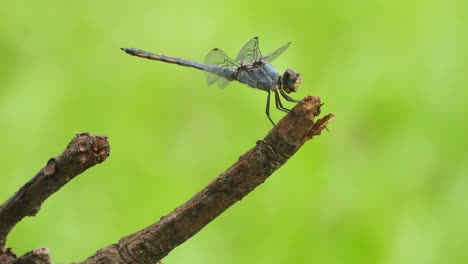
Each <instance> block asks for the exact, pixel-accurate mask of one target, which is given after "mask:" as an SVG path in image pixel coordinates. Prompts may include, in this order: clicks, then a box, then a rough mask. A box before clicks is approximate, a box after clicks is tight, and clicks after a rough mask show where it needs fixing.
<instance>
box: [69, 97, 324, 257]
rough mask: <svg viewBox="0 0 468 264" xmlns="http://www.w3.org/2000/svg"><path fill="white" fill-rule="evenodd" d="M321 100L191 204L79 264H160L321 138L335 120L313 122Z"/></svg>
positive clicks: (307, 102) (288, 120)
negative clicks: (306, 146)
mask: <svg viewBox="0 0 468 264" xmlns="http://www.w3.org/2000/svg"><path fill="white" fill-rule="evenodd" d="M321 105H322V104H321V102H320V98H318V97H306V98H305V99H304V102H303V103H299V104H298V105H297V106H296V107H294V108H293V110H292V111H291V112H290V113H289V114H287V115H286V116H285V117H284V118H283V119H282V120H281V121H280V122H279V123H278V125H276V127H274V128H273V129H272V130H271V131H270V132H269V133H268V135H267V136H266V137H265V138H264V139H263V140H259V141H257V144H256V146H254V147H253V148H252V149H251V150H249V151H248V152H247V153H245V154H243V155H242V156H240V158H239V160H238V161H237V162H236V163H234V164H233V165H232V166H231V167H230V168H229V169H227V170H226V171H225V172H223V173H221V175H219V176H218V177H217V178H216V179H214V180H213V181H212V182H211V183H210V184H209V185H208V186H206V187H205V188H204V189H203V190H201V191H200V192H199V193H197V194H196V195H195V196H193V197H192V198H191V199H190V200H189V201H187V202H186V203H185V204H183V205H181V206H180V207H178V208H176V209H175V210H174V211H173V212H171V213H170V214H168V215H166V216H164V217H162V218H161V219H160V221H159V222H157V223H154V224H152V225H150V226H148V227H146V228H144V229H143V230H140V231H138V232H136V233H134V234H131V235H129V236H126V237H123V238H122V239H120V241H119V242H118V243H116V244H112V245H109V246H106V247H104V248H102V249H100V250H98V251H97V252H96V253H95V254H94V255H92V256H90V257H89V258H88V259H86V260H85V261H82V262H78V263H79V264H94V263H156V262H157V261H159V260H161V259H162V258H163V257H165V256H166V255H167V254H168V253H169V252H171V250H173V249H174V248H175V247H177V246H178V245H180V244H181V243H183V242H184V241H186V240H187V239H189V238H190V237H192V236H193V235H194V234H196V233H197V232H198V231H200V230H201V229H202V228H203V227H204V226H206V225H207V224H208V223H209V222H211V221H212V220H213V219H215V218H216V217H217V216H218V215H220V214H221V213H222V212H224V211H225V210H226V209H227V208H229V207H230V206H231V205H233V204H234V203H236V202H237V201H239V200H241V199H242V198H243V197H245V196H246V195H247V194H248V193H250V192H251V191H252V190H254V189H255V188H256V187H257V186H259V185H260V184H261V183H263V182H264V181H265V180H266V179H267V178H268V177H269V176H270V175H271V174H272V173H273V172H274V171H275V170H277V169H278V168H280V167H281V166H282V165H283V164H285V163H286V161H288V159H289V158H291V156H293V155H294V153H296V152H297V151H298V149H299V148H300V147H301V146H302V145H303V144H304V143H305V142H306V141H307V140H309V139H311V138H312V137H313V136H316V135H319V134H320V133H321V132H322V130H323V129H325V128H326V125H327V123H328V121H329V120H330V118H332V117H333V114H328V115H326V116H324V117H323V118H321V119H318V120H317V121H315V122H314V118H315V117H316V116H318V115H319V114H320V107H321Z"/></svg>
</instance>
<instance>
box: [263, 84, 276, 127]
mask: <svg viewBox="0 0 468 264" xmlns="http://www.w3.org/2000/svg"><path fill="white" fill-rule="evenodd" d="M266 92H267V93H268V96H267V103H266V111H265V113H266V115H267V117H268V119H269V120H270V122H271V123H272V124H273V126H276V125H275V122H273V120H272V119H271V117H270V90H267V91H266Z"/></svg>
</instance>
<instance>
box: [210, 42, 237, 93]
mask: <svg viewBox="0 0 468 264" xmlns="http://www.w3.org/2000/svg"><path fill="white" fill-rule="evenodd" d="M205 66H206V69H205V76H206V82H207V84H208V86H211V85H213V84H214V83H216V84H217V85H218V86H219V87H221V88H224V87H226V86H228V84H229V82H230V81H229V80H227V79H226V78H224V77H222V76H220V75H217V74H215V73H213V72H211V71H210V70H213V69H216V68H221V67H229V68H232V69H237V67H239V66H240V65H239V64H238V63H237V62H236V61H234V60H233V59H231V58H229V57H228V56H227V55H226V53H224V52H223V51H222V50H220V49H218V48H215V49H212V50H211V51H210V52H209V53H208V55H206V58H205Z"/></svg>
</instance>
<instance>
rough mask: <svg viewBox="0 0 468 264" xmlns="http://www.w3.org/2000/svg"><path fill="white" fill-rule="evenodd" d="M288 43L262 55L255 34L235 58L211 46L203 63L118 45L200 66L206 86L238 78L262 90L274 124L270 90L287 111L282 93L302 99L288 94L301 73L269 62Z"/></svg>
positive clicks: (137, 53)
mask: <svg viewBox="0 0 468 264" xmlns="http://www.w3.org/2000/svg"><path fill="white" fill-rule="evenodd" d="M290 44H291V42H288V43H286V44H284V45H282V46H281V47H279V48H278V49H276V50H275V51H273V52H271V53H268V54H266V55H262V53H261V52H260V49H259V41H258V37H254V38H252V39H251V40H249V41H248V42H247V43H246V44H245V45H244V46H243V47H242V48H241V50H240V51H239V53H238V54H237V56H236V58H235V59H232V58H230V57H228V56H227V55H226V53H224V52H223V51H222V50H221V49H219V48H214V49H212V50H211V51H210V52H209V53H208V55H207V56H206V58H205V61H204V62H203V63H200V62H196V61H191V60H186V59H182V58H176V57H170V56H166V55H161V54H156V53H152V52H148V51H144V50H140V49H135V48H121V50H123V51H124V52H126V53H127V54H130V55H132V56H137V57H141V58H146V59H150V60H156V61H162V62H166V63H172V64H177V65H181V66H185V67H191V68H195V69H198V70H202V71H204V72H205V75H206V81H207V84H208V86H211V85H213V84H216V85H217V86H219V87H221V88H224V87H226V86H228V85H229V83H231V82H232V81H238V82H240V83H244V84H246V85H248V86H250V87H252V88H256V89H259V90H262V91H265V92H267V94H268V95H267V102H266V109H265V113H266V115H267V117H268V119H269V120H270V122H271V123H272V124H273V126H275V122H273V119H271V116H270V97H271V92H273V94H274V99H275V106H276V108H277V109H279V110H281V111H283V112H286V113H288V112H290V111H291V110H290V109H287V108H285V107H284V106H283V104H282V102H281V97H283V98H284V99H285V100H286V101H289V102H295V103H299V102H302V101H301V100H295V99H293V98H291V97H290V96H289V95H288V94H289V93H291V92H296V91H297V90H298V89H299V87H300V86H301V84H302V77H301V75H300V73H299V72H297V71H295V70H293V69H291V68H287V69H286V70H285V71H284V73H283V75H280V73H279V71H278V70H277V69H276V68H275V67H273V65H272V64H271V62H272V61H274V60H275V59H276V58H278V57H279V56H280V55H281V54H283V52H284V51H286V49H287V48H288V47H289V45H290Z"/></svg>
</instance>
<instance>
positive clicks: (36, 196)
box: [0, 133, 109, 260]
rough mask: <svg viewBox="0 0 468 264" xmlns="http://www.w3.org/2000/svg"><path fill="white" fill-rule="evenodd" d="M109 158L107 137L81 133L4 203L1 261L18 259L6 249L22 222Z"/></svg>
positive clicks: (0, 224) (0, 219)
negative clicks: (7, 241) (12, 231)
mask: <svg viewBox="0 0 468 264" xmlns="http://www.w3.org/2000/svg"><path fill="white" fill-rule="evenodd" d="M107 156H109V143H108V142H107V138H106V137H105V136H97V135H92V134H89V133H79V134H77V135H76V137H75V138H73V139H72V141H71V142H70V143H69V144H68V146H67V148H66V149H65V151H64V152H63V153H62V154H60V155H59V156H57V157H54V158H51V159H50V160H49V161H48V162H47V165H46V166H45V167H44V168H42V169H41V170H40V171H39V172H38V173H37V174H36V175H35V176H34V177H33V178H32V179H31V180H29V182H27V183H26V184H25V185H24V186H23V187H21V188H20V189H19V190H18V191H17V192H16V193H15V194H14V195H13V196H12V197H11V198H10V199H8V200H7V201H6V202H5V203H4V204H2V205H1V206H0V260H1V259H2V257H7V255H8V256H14V254H13V253H12V252H11V251H10V250H4V247H5V243H6V239H7V236H8V234H9V233H10V231H11V229H12V228H13V227H14V226H15V225H16V224H17V223H18V222H19V221H21V219H23V218H24V217H26V216H34V215H36V214H37V212H39V209H40V207H41V205H42V203H43V202H44V201H45V200H46V199H47V198H48V197H49V196H51V195H52V194H53V193H55V192H56V191H58V190H59V189H60V188H61V187H62V186H64V185H65V184H66V183H68V182H69V181H70V180H72V179H73V178H74V177H75V176H77V175H78V174H80V173H82V172H83V171H85V170H86V169H88V168H90V167H92V166H94V165H96V164H98V163H101V162H103V161H104V160H105V159H106V158H107ZM38 250H39V249H38ZM32 252H34V251H32ZM41 252H43V251H41ZM15 257H16V256H15ZM18 260H19V259H18Z"/></svg>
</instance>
